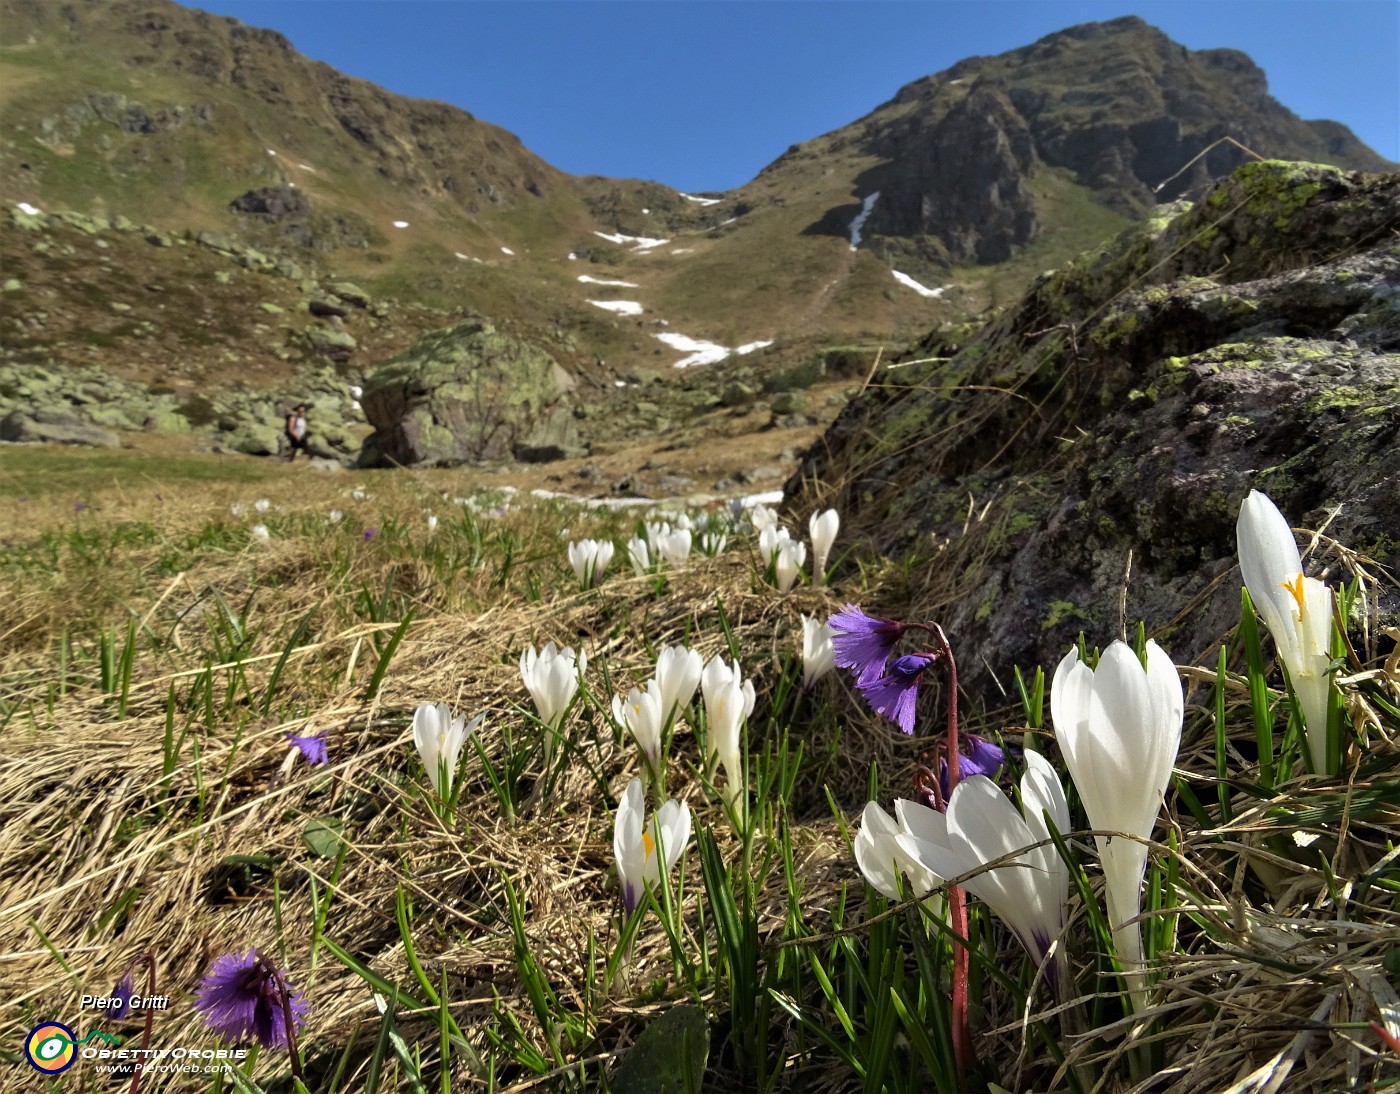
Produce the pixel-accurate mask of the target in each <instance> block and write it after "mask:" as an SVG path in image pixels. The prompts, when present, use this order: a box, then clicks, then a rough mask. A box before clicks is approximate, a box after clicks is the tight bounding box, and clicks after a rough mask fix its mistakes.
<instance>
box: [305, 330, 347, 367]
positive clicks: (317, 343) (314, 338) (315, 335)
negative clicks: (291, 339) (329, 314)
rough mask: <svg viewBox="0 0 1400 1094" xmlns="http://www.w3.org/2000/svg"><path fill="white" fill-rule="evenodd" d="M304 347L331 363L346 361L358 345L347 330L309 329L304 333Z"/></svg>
mask: <svg viewBox="0 0 1400 1094" xmlns="http://www.w3.org/2000/svg"><path fill="white" fill-rule="evenodd" d="M304 337H305V338H306V345H307V347H308V348H309V349H310V350H311V352H312V353H318V354H320V355H321V356H322V357H326V358H329V359H330V360H332V361H342V362H343V361H348V360H350V356H351V354H353V353H354V352H355V349H356V347H357V345H358V343H357V342H356V341H355V336H354V335H353V334H351V333H350V332H349V331H348V330H341V329H339V328H338V327H310V328H308V329H307V330H306V331H305V332H304Z"/></svg>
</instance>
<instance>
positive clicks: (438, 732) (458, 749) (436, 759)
mask: <svg viewBox="0 0 1400 1094" xmlns="http://www.w3.org/2000/svg"><path fill="white" fill-rule="evenodd" d="M485 717H486V715H485V714H478V715H477V716H476V717H475V718H473V719H472V720H471V721H470V722H468V721H467V716H466V715H465V714H459V715H457V717H455V718H454V717H453V716H452V711H450V710H449V709H448V708H447V704H446V703H437V704H433V703H420V704H418V709H417V710H415V711H414V712H413V743H414V744H415V745H416V746H417V747H418V756H419V758H420V759H422V761H423V767H424V768H425V769H426V770H427V772H428V781H429V782H430V783H432V784H433V789H434V790H436V791H437V796H438V797H439V798H443V799H444V800H445V799H446V798H447V797H448V795H449V794H451V793H452V780H453V779H455V778H456V777H457V760H458V758H459V757H460V756H461V754H462V745H463V744H465V743H466V740H467V738H468V737H470V736H471V735H472V733H474V732H475V731H476V728H477V727H478V726H479V725H481V720H482V719H483V718H485Z"/></svg>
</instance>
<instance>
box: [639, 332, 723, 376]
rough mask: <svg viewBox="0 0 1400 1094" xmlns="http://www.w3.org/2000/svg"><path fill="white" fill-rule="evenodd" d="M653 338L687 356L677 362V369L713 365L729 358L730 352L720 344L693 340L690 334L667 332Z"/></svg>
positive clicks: (697, 339) (654, 335)
mask: <svg viewBox="0 0 1400 1094" xmlns="http://www.w3.org/2000/svg"><path fill="white" fill-rule="evenodd" d="M652 337H653V338H655V339H657V341H660V342H665V343H666V345H668V346H670V347H671V348H672V349H674V350H680V352H682V353H684V354H685V355H686V356H684V357H682V358H681V359H680V360H679V361H677V362H676V368H690V367H691V366H692V365H713V364H716V363H717V362H719V361H723V360H724V359H725V358H726V357H728V356H729V350H728V349H726V348H725V347H724V346H721V345H720V344H719V343H718V342H706V341H704V340H702V339H699V338H691V337H690V335H688V334H676V333H674V332H673V331H666V332H665V333H664V334H653V335H652Z"/></svg>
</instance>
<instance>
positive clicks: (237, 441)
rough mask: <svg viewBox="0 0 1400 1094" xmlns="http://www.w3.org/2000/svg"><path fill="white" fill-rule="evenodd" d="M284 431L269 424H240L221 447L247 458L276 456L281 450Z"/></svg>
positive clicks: (250, 422) (225, 438)
mask: <svg viewBox="0 0 1400 1094" xmlns="http://www.w3.org/2000/svg"><path fill="white" fill-rule="evenodd" d="M281 445H282V431H281V430H280V429H279V428H278V427H277V426H276V425H275V424H270V423H267V422H256V421H247V422H240V423H239V424H238V426H237V427H236V428H235V429H233V430H232V431H231V432H229V433H228V434H227V435H226V436H225V437H224V438H223V439H222V443H221V445H220V447H222V448H226V449H228V450H229V451H230V452H242V453H243V454H244V455H247V456H275V455H277V453H278V451H279V450H280V449H281Z"/></svg>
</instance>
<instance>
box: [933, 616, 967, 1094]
mask: <svg viewBox="0 0 1400 1094" xmlns="http://www.w3.org/2000/svg"><path fill="white" fill-rule="evenodd" d="M929 632H930V633H931V634H932V635H933V636H934V638H935V639H936V645H937V646H938V647H940V648H939V651H938V652H939V653H940V654H941V655H942V657H943V658H944V659H945V660H946V661H947V663H948V748H947V751H948V795H949V797H950V798H951V797H952V793H953V790H954V789H955V788H956V787H957V785H958V779H959V778H960V777H961V776H962V771H961V764H960V762H959V761H960V759H961V756H962V751H961V749H960V748H959V742H958V665H957V662H956V661H954V660H953V646H952V643H950V642H949V641H948V636H947V635H946V634H944V633H943V628H942V627H941V626H939V625H938V624H937V623H934V624H933V625H932V626H931V627H930V628H929ZM948 919H949V926H950V927H951V928H952V930H953V934H954V935H956V936H957V939H956V941H955V942H954V943H953V1014H952V1019H953V1056H954V1059H955V1060H956V1061H957V1065H958V1089H959V1090H966V1089H967V1074H968V1071H969V1069H970V1068H972V1067H973V1065H974V1064H975V1062H976V1058H975V1056H974V1055H973V1051H972V1033H971V1030H970V1028H969V1025H968V1019H967V988H968V980H967V945H968V943H967V894H965V893H964V892H963V890H962V886H960V885H950V886H948Z"/></svg>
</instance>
